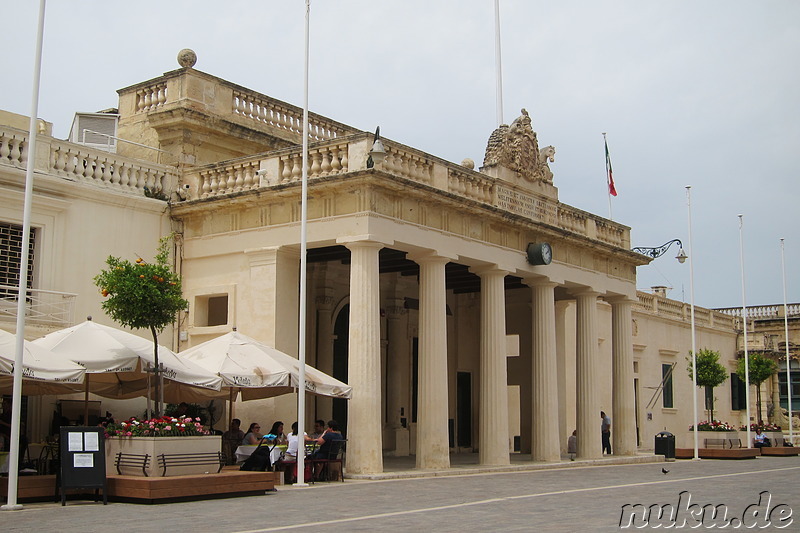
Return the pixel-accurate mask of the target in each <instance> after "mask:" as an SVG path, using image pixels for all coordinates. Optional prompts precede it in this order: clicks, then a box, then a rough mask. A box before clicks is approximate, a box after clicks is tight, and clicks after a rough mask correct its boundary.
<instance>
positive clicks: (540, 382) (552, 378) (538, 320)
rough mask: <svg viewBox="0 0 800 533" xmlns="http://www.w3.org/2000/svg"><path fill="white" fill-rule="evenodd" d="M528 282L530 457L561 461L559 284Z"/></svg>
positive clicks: (537, 459) (536, 459) (538, 459)
mask: <svg viewBox="0 0 800 533" xmlns="http://www.w3.org/2000/svg"><path fill="white" fill-rule="evenodd" d="M529 285H530V286H531V292H532V311H533V312H532V313H531V315H532V324H531V331H532V358H533V364H532V365H531V366H532V383H533V394H532V399H533V409H532V418H533V424H532V425H531V433H532V435H531V439H532V440H531V442H532V449H531V458H532V459H533V460H534V461H560V460H561V449H560V438H559V432H558V424H557V422H558V367H557V365H558V361H557V359H556V310H555V294H554V291H553V289H554V288H555V287H556V286H557V284H556V283H552V282H546V281H542V282H530V283H529Z"/></svg>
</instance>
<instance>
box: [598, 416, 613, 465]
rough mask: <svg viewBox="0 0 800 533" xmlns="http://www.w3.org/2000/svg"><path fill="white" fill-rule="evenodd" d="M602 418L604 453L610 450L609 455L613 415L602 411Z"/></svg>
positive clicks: (601, 429)
mask: <svg viewBox="0 0 800 533" xmlns="http://www.w3.org/2000/svg"><path fill="white" fill-rule="evenodd" d="M600 418H601V419H602V420H603V421H602V422H601V423H600V434H601V436H602V438H603V453H606V450H608V455H611V417H609V416H608V415H607V414H606V413H605V411H600Z"/></svg>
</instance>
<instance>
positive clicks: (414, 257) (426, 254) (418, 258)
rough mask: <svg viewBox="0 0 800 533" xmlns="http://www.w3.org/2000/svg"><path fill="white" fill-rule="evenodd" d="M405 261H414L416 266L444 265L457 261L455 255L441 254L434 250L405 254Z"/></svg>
mask: <svg viewBox="0 0 800 533" xmlns="http://www.w3.org/2000/svg"><path fill="white" fill-rule="evenodd" d="M406 259H408V260H410V261H414V262H415V263H417V264H418V265H421V264H423V263H444V264H447V263H449V262H451V261H455V260H457V259H458V256H457V255H452V254H443V253H440V252H438V251H436V250H417V251H414V252H407V253H406Z"/></svg>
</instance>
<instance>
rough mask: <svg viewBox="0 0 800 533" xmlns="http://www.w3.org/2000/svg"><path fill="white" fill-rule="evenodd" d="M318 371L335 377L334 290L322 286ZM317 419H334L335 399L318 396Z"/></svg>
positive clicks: (319, 305)
mask: <svg viewBox="0 0 800 533" xmlns="http://www.w3.org/2000/svg"><path fill="white" fill-rule="evenodd" d="M315 303H316V304H317V365H316V366H317V370H321V371H322V372H325V373H326V374H328V375H330V376H332V375H333V303H334V302H333V289H332V288H331V287H326V286H322V287H320V288H319V289H317V298H316V301H315ZM316 403H317V411H316V418H319V419H322V420H326V421H327V420H330V419H331V418H333V399H332V398H330V397H328V396H317V397H316Z"/></svg>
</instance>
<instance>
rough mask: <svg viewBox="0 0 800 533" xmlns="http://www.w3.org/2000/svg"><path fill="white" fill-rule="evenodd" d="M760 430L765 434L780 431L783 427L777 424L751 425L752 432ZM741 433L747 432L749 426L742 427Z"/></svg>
mask: <svg viewBox="0 0 800 533" xmlns="http://www.w3.org/2000/svg"><path fill="white" fill-rule="evenodd" d="M757 429H760V430H761V431H763V432H765V433H766V432H767V431H780V430H781V427H780V426H779V425H777V424H750V431H755V430H757ZM739 431H747V426H742V427H740V428H739Z"/></svg>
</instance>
